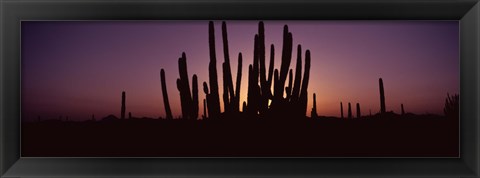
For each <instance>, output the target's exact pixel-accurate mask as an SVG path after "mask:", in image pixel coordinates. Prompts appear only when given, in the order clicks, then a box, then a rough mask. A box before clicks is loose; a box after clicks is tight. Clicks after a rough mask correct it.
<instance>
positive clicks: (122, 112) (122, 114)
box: [120, 91, 125, 119]
mask: <svg viewBox="0 0 480 178" xmlns="http://www.w3.org/2000/svg"><path fill="white" fill-rule="evenodd" d="M120 116H121V117H120V118H122V119H125V91H123V92H122V108H121V113H120Z"/></svg>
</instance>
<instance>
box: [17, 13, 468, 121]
mask: <svg viewBox="0 0 480 178" xmlns="http://www.w3.org/2000/svg"><path fill="white" fill-rule="evenodd" d="M264 22H265V34H266V39H265V40H266V46H267V47H268V48H267V49H266V51H267V55H266V58H267V65H268V59H269V51H270V49H269V46H270V44H272V43H273V44H274V45H275V49H276V51H275V56H276V57H275V67H276V68H279V66H280V56H281V47H282V30H283V25H285V24H287V25H288V26H289V30H290V31H291V32H292V34H293V44H294V52H293V54H292V56H293V59H292V63H291V64H290V67H291V68H293V69H294V66H295V60H296V46H297V45H298V44H301V45H302V49H303V55H302V56H304V55H305V50H306V49H309V50H310V51H311V56H312V62H311V63H312V65H311V72H310V85H309V95H310V96H309V101H308V109H307V115H308V116H309V115H310V110H311V105H312V96H311V95H313V93H316V94H317V112H318V114H319V115H325V116H339V115H340V106H339V105H340V102H341V101H342V102H343V103H344V107H345V106H346V104H347V103H348V102H351V103H352V105H355V103H357V102H358V103H360V105H361V109H362V113H363V114H368V113H369V110H371V111H372V113H376V112H378V111H379V108H380V104H379V94H378V93H379V90H378V78H380V77H381V78H383V82H384V87H385V97H386V107H387V110H388V111H389V110H393V111H394V112H397V113H399V112H400V104H401V103H403V104H404V107H405V111H406V112H412V113H417V114H424V113H435V114H443V104H444V100H445V97H446V95H447V92H448V93H459V81H460V80H459V77H460V75H459V26H458V21H264ZM227 28H228V40H229V51H230V60H231V68H232V75H233V77H234V78H235V77H236V72H237V56H238V53H239V52H242V54H243V61H244V62H243V76H242V78H243V80H242V88H241V101H242V102H243V101H245V100H246V92H247V80H246V79H247V78H248V77H247V76H248V75H247V74H248V64H251V63H252V56H253V39H254V35H255V34H256V33H257V29H258V21H227ZM215 35H216V36H215V37H216V47H217V48H216V52H217V71H218V76H219V77H220V76H222V75H221V74H222V73H221V63H222V62H223V60H224V59H223V47H222V43H221V42H222V39H221V21H215ZM182 52H185V53H186V56H187V65H188V74H189V76H190V81H191V76H192V75H193V74H197V76H198V81H199V85H200V86H201V83H203V82H204V81H208V62H209V55H208V21H71V22H60V21H51V22H48V21H23V22H22V118H23V119H27V120H28V119H34V118H36V117H37V116H41V117H42V118H47V117H54V118H58V116H60V115H62V116H63V117H65V116H69V118H70V119H73V120H82V119H89V118H90V117H91V115H92V114H95V116H96V117H97V118H101V117H104V116H106V115H108V114H114V115H116V116H119V115H120V101H121V92H122V91H126V94H127V99H126V100H127V102H126V105H127V112H132V115H133V116H137V117H143V116H146V117H155V118H157V117H160V116H162V117H164V116H165V111H164V106H163V100H162V92H161V86H160V76H159V73H160V69H161V68H164V69H165V73H166V80H167V81H166V82H167V86H168V87H167V89H168V94H169V99H170V105H171V107H172V112H173V115H174V117H177V116H179V115H181V111H180V99H179V92H178V90H177V88H176V84H175V81H176V79H177V78H178V77H179V73H178V66H177V65H178V63H177V62H178V58H179V57H180V56H181V54H182ZM219 82H220V83H219V87H220V88H219V91H220V94H221V93H222V91H223V90H222V80H221V79H219ZM199 90H200V91H199V98H200V101H203V99H204V98H205V94H204V93H203V91H202V89H201V88H199ZM221 102H222V101H221ZM221 105H222V104H221ZM222 108H223V105H222ZM200 111H203V106H202V103H201V102H200ZM201 113H202V112H201Z"/></svg>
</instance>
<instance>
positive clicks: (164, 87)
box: [160, 69, 173, 119]
mask: <svg viewBox="0 0 480 178" xmlns="http://www.w3.org/2000/svg"><path fill="white" fill-rule="evenodd" d="M160 83H161V85H162V94H163V105H164V107H165V114H166V118H167V119H173V116H172V110H171V109H170V102H169V101H168V92H167V85H166V82H165V71H164V70H163V69H161V70H160Z"/></svg>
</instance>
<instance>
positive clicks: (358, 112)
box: [357, 103, 362, 118]
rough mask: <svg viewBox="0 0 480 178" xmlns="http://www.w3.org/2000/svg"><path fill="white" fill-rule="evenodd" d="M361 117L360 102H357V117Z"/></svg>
mask: <svg viewBox="0 0 480 178" xmlns="http://www.w3.org/2000/svg"><path fill="white" fill-rule="evenodd" d="M360 117H362V113H361V112H360V103H357V118H360Z"/></svg>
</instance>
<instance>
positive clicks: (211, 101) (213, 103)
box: [207, 21, 220, 119]
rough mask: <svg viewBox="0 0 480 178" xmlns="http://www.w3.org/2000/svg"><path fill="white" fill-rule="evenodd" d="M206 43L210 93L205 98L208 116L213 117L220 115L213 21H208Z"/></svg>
mask: <svg viewBox="0 0 480 178" xmlns="http://www.w3.org/2000/svg"><path fill="white" fill-rule="evenodd" d="M208 44H209V49H210V63H209V64H208V79H209V84H210V93H209V95H210V96H209V97H208V99H207V104H208V106H207V107H208V110H209V113H208V116H209V117H210V118H213V119H217V118H219V117H220V97H219V96H218V79H217V57H216V53H215V29H214V26H213V22H212V21H210V22H209V23H208Z"/></svg>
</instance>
